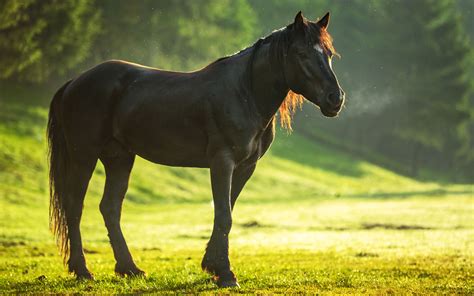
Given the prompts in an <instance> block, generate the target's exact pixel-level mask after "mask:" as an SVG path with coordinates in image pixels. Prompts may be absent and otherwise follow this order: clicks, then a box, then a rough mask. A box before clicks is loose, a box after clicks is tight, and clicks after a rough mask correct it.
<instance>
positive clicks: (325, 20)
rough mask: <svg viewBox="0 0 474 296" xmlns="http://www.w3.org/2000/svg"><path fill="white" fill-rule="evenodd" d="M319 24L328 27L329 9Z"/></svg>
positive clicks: (324, 27)
mask: <svg viewBox="0 0 474 296" xmlns="http://www.w3.org/2000/svg"><path fill="white" fill-rule="evenodd" d="M318 25H319V26H320V27H321V28H323V29H326V28H327V27H328V25H329V11H328V12H326V14H325V15H324V16H323V17H322V18H321V19H320V20H319V21H318Z"/></svg>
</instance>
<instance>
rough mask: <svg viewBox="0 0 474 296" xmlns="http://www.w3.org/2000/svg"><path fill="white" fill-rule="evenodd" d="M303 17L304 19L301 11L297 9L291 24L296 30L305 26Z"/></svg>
mask: <svg viewBox="0 0 474 296" xmlns="http://www.w3.org/2000/svg"><path fill="white" fill-rule="evenodd" d="M305 23H306V21H305V19H304V16H303V13H301V11H299V12H298V13H297V14H296V16H295V21H294V22H293V25H294V27H295V29H296V30H302V29H303V28H304V26H305Z"/></svg>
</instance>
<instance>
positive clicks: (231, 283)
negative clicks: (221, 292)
mask: <svg viewBox="0 0 474 296" xmlns="http://www.w3.org/2000/svg"><path fill="white" fill-rule="evenodd" d="M216 284H217V286H218V287H219V288H240V285H239V283H238V282H237V280H222V281H220V280H219V279H218V280H217V282H216Z"/></svg>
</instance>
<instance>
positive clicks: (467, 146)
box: [0, 0, 474, 181]
mask: <svg viewBox="0 0 474 296" xmlns="http://www.w3.org/2000/svg"><path fill="white" fill-rule="evenodd" d="M0 5H1V7H0V8H1V9H0V69H1V71H0V79H1V80H2V81H1V86H2V88H6V87H8V86H9V85H16V86H22V85H24V86H25V87H28V88H30V89H31V88H37V87H40V88H43V89H44V88H47V89H48V90H49V91H50V94H53V91H54V90H55V89H57V88H58V87H59V86H60V85H61V84H62V83H63V82H65V81H67V80H68V79H69V78H71V77H75V76H77V75H79V73H81V72H82V71H84V70H86V69H88V68H89V67H91V66H93V65H95V64H97V63H99V62H101V61H104V60H107V59H125V60H128V61H132V62H136V63H141V64H144V65H150V66H154V67H158V68H163V69H172V70H177V71H190V70H195V69H199V68H200V67H203V66H205V65H207V64H208V63H210V62H212V61H213V60H215V59H217V58H218V57H221V56H224V55H229V54H232V53H234V52H236V51H239V50H240V49H242V48H244V47H247V46H249V45H251V44H253V42H255V41H256V40H257V39H258V38H259V37H262V36H265V35H267V34H269V33H270V32H271V31H272V30H274V29H278V28H280V27H282V26H285V25H287V24H289V23H290V22H291V21H292V20H293V17H294V15H295V14H296V12H298V11H299V10H302V11H303V13H304V15H305V16H306V17H308V18H310V19H313V20H315V19H316V18H318V17H320V16H322V15H323V14H324V13H325V12H326V11H330V12H331V13H332V19H331V24H330V28H329V30H330V32H331V33H332V35H333V37H334V40H335V42H334V43H335V46H336V49H337V50H338V52H339V53H340V55H341V59H340V60H336V61H335V62H334V68H335V71H336V74H337V75H338V77H339V79H340V82H341V85H342V86H343V88H344V89H345V91H346V93H347V104H346V108H345V110H344V112H342V113H341V115H340V117H339V118H338V119H336V120H331V119H324V118H322V116H320V115H319V112H318V111H316V110H315V108H313V107H312V106H310V105H309V104H308V105H306V106H305V108H304V109H305V110H304V112H301V113H298V114H297V115H296V125H295V130H296V131H297V132H298V133H301V134H304V135H305V136H306V137H308V138H310V139H313V140H315V141H324V142H327V143H328V144H330V145H333V146H335V147H338V148H340V149H344V150H346V151H347V152H349V153H352V154H356V155H358V156H361V157H363V158H367V159H369V160H370V161H373V162H377V163H379V164H381V165H383V166H386V167H389V168H390V169H392V170H396V171H398V172H400V173H402V174H406V175H409V176H414V177H422V178H442V179H447V180H454V181H467V180H470V181H472V180H473V174H474V173H473V172H474V148H473V143H474V103H473V100H474V99H473V83H474V80H473V75H474V74H473V71H474V64H473V61H474V56H473V50H472V45H471V40H472V36H473V34H474V33H473V32H474V21H473V20H474V16H473V15H472V11H473V6H474V2H473V1H471V0H458V1H453V0H418V1H409V0H405V1H403V0H398V1H360V0H355V1H342V0H340V1H329V0H311V1H309V0H276V1H253V0H236V1H230V0H229V1H225V0H197V1H184V0H183V1H180V0H177V1H170V0H168V1H167V0H161V1H153V0H143V1H139V2H135V1H124V0H123V1H122V0H103V1H93V0H65V1H39V0H24V1H8V0H7V1H5V0H4V1H2V3H1V4H0ZM469 178H470V179H469Z"/></svg>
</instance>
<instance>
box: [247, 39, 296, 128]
mask: <svg viewBox="0 0 474 296" xmlns="http://www.w3.org/2000/svg"><path fill="white" fill-rule="evenodd" d="M271 63H272V61H271V57H270V45H269V44H268V43H267V44H263V45H262V46H261V47H260V48H259V49H258V51H257V52H256V53H255V58H254V61H253V67H252V83H251V87H252V90H251V92H252V98H253V100H254V102H255V105H256V107H257V110H258V112H259V115H260V116H261V117H262V121H263V124H264V125H266V124H268V123H270V122H271V120H272V119H273V117H274V116H275V114H276V112H277V111H278V108H279V107H280V105H281V103H282V102H283V100H284V99H285V97H286V95H287V93H288V90H289V88H288V86H287V84H286V80H285V77H284V74H283V70H282V69H281V68H280V67H281V65H273V67H272V64H271Z"/></svg>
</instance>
